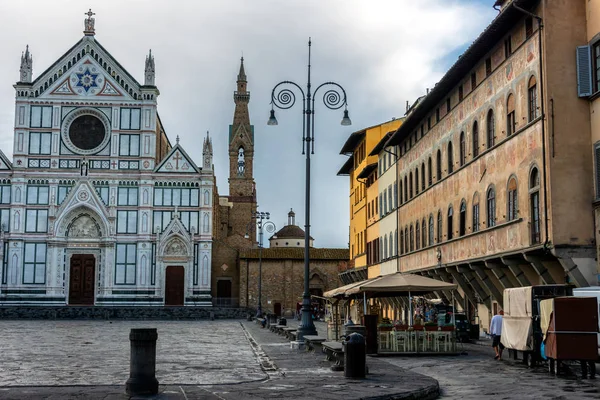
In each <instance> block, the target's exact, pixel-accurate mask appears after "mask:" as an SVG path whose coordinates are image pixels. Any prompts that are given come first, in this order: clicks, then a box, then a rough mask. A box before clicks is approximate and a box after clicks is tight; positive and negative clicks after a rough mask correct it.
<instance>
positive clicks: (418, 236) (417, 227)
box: [415, 221, 421, 250]
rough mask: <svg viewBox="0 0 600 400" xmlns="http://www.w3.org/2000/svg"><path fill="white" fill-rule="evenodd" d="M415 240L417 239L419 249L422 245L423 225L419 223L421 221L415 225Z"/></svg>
mask: <svg viewBox="0 0 600 400" xmlns="http://www.w3.org/2000/svg"><path fill="white" fill-rule="evenodd" d="M415 240H416V247H415V248H416V249H417V250H419V248H420V247H421V227H420V225H419V221H417V224H416V225H415Z"/></svg>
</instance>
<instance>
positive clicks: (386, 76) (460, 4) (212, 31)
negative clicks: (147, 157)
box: [0, 0, 497, 247]
mask: <svg viewBox="0 0 600 400" xmlns="http://www.w3.org/2000/svg"><path fill="white" fill-rule="evenodd" d="M493 3H494V0H416V1H415V0H303V1H300V0H218V1H215V0H213V1H208V0H186V1H184V0H87V1H82V0H53V1H47V0H28V1H22V0H0V37H2V38H3V39H2V41H0V54H1V55H2V56H1V62H0V148H1V149H2V150H3V151H4V153H5V154H6V155H7V156H8V157H9V158H11V159H12V148H13V123H14V89H13V88H12V85H13V84H14V83H15V82H16V81H17V79H18V72H19V63H20V56H21V52H22V51H23V50H24V49H25V45H26V44H29V47H30V50H31V52H32V54H33V60H34V61H33V63H34V64H33V67H34V79H35V77H36V76H37V73H40V72H42V71H44V70H45V69H46V68H47V67H48V66H50V65H51V64H52V63H53V62H54V61H56V59H57V58H59V57H60V56H61V55H62V54H63V53H64V52H65V51H66V50H68V49H69V48H70V47H71V46H72V45H73V44H74V43H76V42H77V41H78V40H79V39H80V38H81V36H82V35H83V33H82V30H83V20H84V15H83V14H84V12H86V11H87V9H88V8H90V7H91V8H92V10H93V11H94V12H95V13H96V15H95V18H96V39H97V40H98V41H99V42H100V43H101V44H102V45H103V46H104V47H105V48H106V49H107V50H108V51H110V52H111V54H112V55H113V56H114V57H115V58H116V59H117V60H118V61H119V63H120V64H121V65H123V66H124V67H125V68H126V69H127V70H128V71H129V72H130V73H131V74H132V75H133V76H134V77H136V78H137V79H138V81H139V82H143V72H144V59H145V56H146V54H147V53H148V49H150V48H151V49H152V53H153V54H154V55H155V61H156V85H157V86H158V88H159V89H160V92H161V95H160V97H159V99H158V103H159V105H158V107H159V113H160V115H161V119H162V121H163V123H164V124H165V126H166V130H167V134H168V135H169V137H170V138H171V141H172V143H174V142H175V137H176V136H177V135H179V136H180V138H181V144H182V145H183V146H184V147H185V149H186V150H187V152H188V153H189V154H190V155H191V157H192V158H194V160H195V162H196V163H197V164H198V165H201V162H202V148H201V145H200V143H201V138H202V137H204V135H205V134H206V131H207V130H208V131H210V134H211V136H212V137H213V144H214V151H215V159H214V163H215V169H216V174H217V182H218V186H219V192H220V194H227V193H228V183H227V178H228V176H227V175H228V172H229V171H228V159H227V158H228V155H227V132H228V126H229V124H231V122H232V118H233V109H234V103H233V91H234V90H235V80H236V75H237V72H238V69H239V59H240V56H242V54H243V56H244V59H245V66H246V73H247V75H248V88H249V90H250V92H251V99H250V119H251V122H252V123H253V124H254V127H255V128H254V129H255V161H254V168H255V170H254V177H255V180H256V184H257V191H258V201H259V210H261V211H269V212H270V213H271V215H272V218H273V221H274V222H275V223H276V224H277V227H278V228H281V227H282V226H283V225H284V224H285V223H286V214H287V212H288V211H289V209H290V208H293V209H294V211H296V217H297V224H298V225H300V226H303V225H304V215H305V214H304V168H305V163H304V158H303V156H302V154H301V138H302V119H301V118H302V114H301V111H302V110H301V108H300V107H299V106H298V105H297V106H296V107H295V108H292V109H290V110H287V111H279V112H278V113H277V117H278V120H279V125H278V126H276V127H271V126H267V125H266V122H267V119H268V113H269V109H270V106H269V103H270V95H271V90H272V88H273V86H275V85H276V84H277V83H278V82H280V81H282V80H292V81H294V82H296V83H298V84H299V85H301V86H305V85H306V65H307V41H308V37H309V36H310V37H312V41H313V46H312V65H313V69H312V78H313V87H316V86H318V84H320V83H322V82H325V81H335V82H338V83H339V84H341V85H342V86H343V87H344V88H345V89H346V92H347V95H348V104H349V111H350V117H351V119H352V123H353V124H352V126H350V127H346V126H341V125H340V124H339V122H340V120H341V118H342V111H340V110H337V111H329V110H327V109H326V108H325V107H324V106H323V104H322V103H321V104H319V103H317V105H316V107H315V109H316V114H315V119H316V129H315V134H316V140H317V141H316V150H315V155H314V157H313V159H312V160H313V162H312V171H313V174H312V189H311V190H312V201H311V207H312V212H311V225H312V228H311V234H312V236H313V237H314V238H315V246H317V247H347V246H348V225H349V215H348V212H349V198H348V187H349V180H348V177H338V176H336V173H337V171H338V169H339V168H340V167H341V165H342V164H343V163H344V161H345V160H346V158H345V156H341V155H339V150H340V148H341V146H342V144H343V143H344V141H345V140H346V138H347V137H348V135H349V134H350V133H352V132H354V131H356V130H360V129H361V128H364V127H367V126H371V125H375V124H378V123H380V122H384V121H387V120H390V119H392V118H393V117H401V116H402V115H403V114H404V112H405V109H406V101H410V102H413V101H414V100H415V99H416V98H417V97H418V96H420V95H421V94H423V93H424V92H425V89H426V88H427V87H432V86H433V85H434V84H435V83H436V82H437V81H438V80H439V79H440V77H441V76H443V74H444V72H445V71H446V70H447V69H448V68H449V67H450V66H451V65H452V64H453V63H454V61H455V60H456V59H457V57H458V56H459V55H460V54H461V53H462V52H463V51H464V49H465V48H466V47H467V46H468V45H469V44H470V43H471V42H472V41H473V40H474V39H475V38H476V37H477V36H478V34H479V33H480V32H481V31H482V30H483V29H484V28H485V27H486V26H487V25H488V24H489V22H490V21H491V20H492V19H493V18H494V16H495V15H496V14H497V12H496V11H495V10H494V9H493V8H492V5H493Z"/></svg>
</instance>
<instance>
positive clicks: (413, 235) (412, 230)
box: [410, 225, 415, 251]
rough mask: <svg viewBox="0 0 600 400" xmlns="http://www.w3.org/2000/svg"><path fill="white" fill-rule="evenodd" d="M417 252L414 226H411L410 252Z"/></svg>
mask: <svg viewBox="0 0 600 400" xmlns="http://www.w3.org/2000/svg"><path fill="white" fill-rule="evenodd" d="M414 250H415V231H414V228H413V226H412V225H411V226H410V251H414Z"/></svg>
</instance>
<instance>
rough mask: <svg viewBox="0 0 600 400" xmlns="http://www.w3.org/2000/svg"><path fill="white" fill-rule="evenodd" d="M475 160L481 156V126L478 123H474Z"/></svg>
mask: <svg viewBox="0 0 600 400" xmlns="http://www.w3.org/2000/svg"><path fill="white" fill-rule="evenodd" d="M472 134H473V138H472V139H473V158H475V157H477V156H478V155H479V126H478V125H477V121H475V122H473V132H472Z"/></svg>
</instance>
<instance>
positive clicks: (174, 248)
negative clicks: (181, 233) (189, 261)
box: [165, 238, 187, 256]
mask: <svg viewBox="0 0 600 400" xmlns="http://www.w3.org/2000/svg"><path fill="white" fill-rule="evenodd" d="M165 255H167V256H185V255H187V249H186V246H185V243H183V241H182V240H181V239H179V238H175V239H173V240H171V241H170V242H169V243H168V244H167V247H165Z"/></svg>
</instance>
